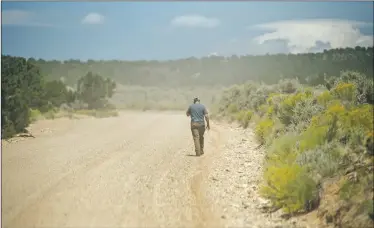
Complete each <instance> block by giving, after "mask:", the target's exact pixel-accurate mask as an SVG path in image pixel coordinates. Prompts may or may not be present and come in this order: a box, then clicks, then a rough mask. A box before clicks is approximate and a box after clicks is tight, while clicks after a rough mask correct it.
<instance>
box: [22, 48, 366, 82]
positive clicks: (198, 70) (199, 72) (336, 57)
mask: <svg viewBox="0 0 374 228" xmlns="http://www.w3.org/2000/svg"><path fill="white" fill-rule="evenodd" d="M29 61H30V62H32V63H34V64H35V65H36V66H38V67H39V68H40V69H41V71H42V72H43V74H44V75H45V77H46V79H48V80H58V79H60V78H63V79H64V80H65V82H66V83H67V84H68V85H71V86H73V85H76V84H77V81H78V79H79V77H80V76H81V75H84V74H86V73H87V72H88V71H92V72H96V73H98V74H100V75H106V76H107V77H109V78H111V79H112V80H115V81H116V82H118V83H120V84H123V85H137V86H157V87H180V86H211V85H217V86H230V85H233V84H241V83H244V82H246V81H248V80H252V81H257V82H264V83H266V84H274V83H277V82H278V81H279V80H280V79H287V78H292V79H294V78H297V79H298V80H299V81H300V82H301V83H303V84H321V83H324V77H325V75H328V76H339V75H340V72H341V71H347V70H351V71H356V72H359V73H362V74H364V75H367V76H370V77H371V76H372V75H373V64H372V63H373V47H369V48H365V47H356V48H338V49H330V50H325V51H324V52H322V53H305V54H276V55H262V56H250V55H247V56H236V55H233V56H231V57H222V56H211V57H204V58H200V59H198V58H194V57H191V58H187V59H180V60H172V61H118V60H112V61H94V60H88V61H86V62H83V61H80V60H67V61H56V60H53V61H45V60H42V59H39V60H36V59H30V60H29Z"/></svg>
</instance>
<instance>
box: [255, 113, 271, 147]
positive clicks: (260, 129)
mask: <svg viewBox="0 0 374 228" xmlns="http://www.w3.org/2000/svg"><path fill="white" fill-rule="evenodd" d="M273 126H274V121H273V120H271V119H268V118H265V119H262V120H261V121H260V122H259V123H258V124H257V125H256V128H255V134H256V136H257V138H258V140H259V141H260V142H261V143H265V140H266V138H267V136H269V135H270V133H271V131H272V128H273Z"/></svg>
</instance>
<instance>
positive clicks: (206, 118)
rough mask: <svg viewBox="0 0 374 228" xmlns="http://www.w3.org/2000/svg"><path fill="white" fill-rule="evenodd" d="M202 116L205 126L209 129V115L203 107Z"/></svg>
mask: <svg viewBox="0 0 374 228" xmlns="http://www.w3.org/2000/svg"><path fill="white" fill-rule="evenodd" d="M204 117H205V120H206V128H207V129H208V130H209V129H210V123H209V115H208V111H207V110H206V108H205V109H204Z"/></svg>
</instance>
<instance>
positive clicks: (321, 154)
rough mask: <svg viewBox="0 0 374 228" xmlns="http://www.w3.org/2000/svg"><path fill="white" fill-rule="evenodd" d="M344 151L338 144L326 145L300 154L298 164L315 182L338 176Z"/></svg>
mask: <svg viewBox="0 0 374 228" xmlns="http://www.w3.org/2000/svg"><path fill="white" fill-rule="evenodd" d="M343 150H344V149H343V148H342V147H341V146H340V145H339V144H338V143H336V142H334V143H325V144H323V145H321V146H317V147H316V148H314V149H310V150H307V151H304V152H303V153H300V154H299V155H298V157H297V159H296V163H297V164H299V165H301V166H303V167H305V168H306V170H307V171H308V173H309V174H310V175H311V176H312V177H314V180H315V181H319V180H320V179H321V178H325V177H330V176H333V175H334V174H338V173H337V171H338V170H339V168H340V164H341V161H342V156H343V154H344V151H343Z"/></svg>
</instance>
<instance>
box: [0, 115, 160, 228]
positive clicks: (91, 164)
mask: <svg viewBox="0 0 374 228" xmlns="http://www.w3.org/2000/svg"><path fill="white" fill-rule="evenodd" d="M160 118H161V116H157V117H156V118H154V119H153V121H151V123H150V124H149V125H145V126H143V127H142V128H138V129H137V131H135V132H136V134H131V135H130V138H129V139H127V141H126V142H125V143H122V144H120V145H119V146H118V147H115V149H114V150H108V151H107V152H102V151H101V150H99V151H97V152H96V153H95V154H94V156H92V158H89V160H88V161H86V162H85V163H81V164H80V165H78V166H77V167H75V168H74V169H73V170H70V171H67V172H66V173H65V174H63V175H62V176H61V177H60V178H58V179H57V180H56V181H55V182H54V183H53V184H51V185H47V186H44V187H42V189H40V190H39V191H37V192H35V193H34V194H33V195H31V196H30V197H28V199H27V201H26V202H24V203H23V204H22V205H20V206H19V207H18V208H15V209H14V210H13V211H12V214H13V215H12V216H8V217H9V218H8V220H5V221H4V223H5V224H7V223H10V224H13V223H14V220H15V218H16V217H21V218H22V217H24V216H25V214H27V213H28V212H29V211H31V208H32V207H33V206H35V205H37V204H40V203H41V201H42V200H43V199H47V198H49V197H50V196H51V195H52V194H53V193H54V192H56V191H57V190H58V189H63V188H64V186H66V185H67V184H68V182H70V181H71V179H72V176H74V179H79V177H81V176H83V175H84V174H85V173H87V172H88V171H89V170H91V169H93V168H98V166H100V165H104V164H106V163H108V162H110V161H113V160H115V159H116V157H111V156H113V155H116V156H118V155H128V154H125V153H121V152H123V151H122V150H123V148H124V147H130V146H132V145H135V144H136V143H138V141H139V140H137V139H139V138H142V137H145V136H146V135H147V134H149V133H150V132H149V131H147V130H146V129H148V128H149V127H153V126H156V125H157V124H159V122H158V121H157V120H158V119H160ZM129 130H130V131H131V129H129ZM134 130H135V129H134ZM144 132H145V133H144ZM110 143H111V142H108V144H110ZM104 146H105V145H104ZM108 146H109V145H108ZM134 155H135V154H134V153H133V154H130V157H129V159H131V156H134ZM6 215H7V214H6Z"/></svg>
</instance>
